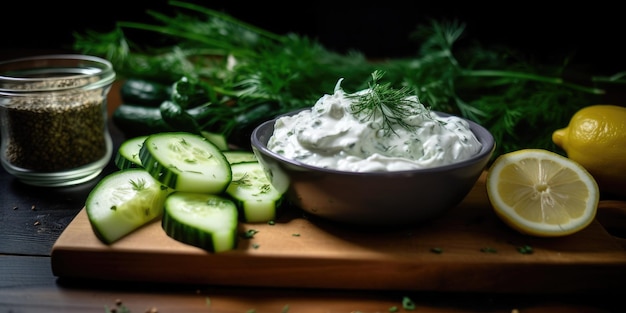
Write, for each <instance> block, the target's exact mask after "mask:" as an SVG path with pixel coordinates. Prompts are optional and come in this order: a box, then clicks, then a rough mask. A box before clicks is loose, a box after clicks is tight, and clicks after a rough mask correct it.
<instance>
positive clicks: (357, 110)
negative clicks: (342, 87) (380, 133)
mask: <svg viewBox="0 0 626 313" xmlns="http://www.w3.org/2000/svg"><path fill="white" fill-rule="evenodd" d="M384 75H385V73H384V72H383V71H380V70H376V71H374V72H373V73H372V74H371V76H372V81H371V82H370V83H369V89H368V90H367V91H366V92H358V93H354V94H348V95H347V97H348V98H350V99H352V101H353V102H352V103H351V104H350V108H351V109H352V112H353V113H354V114H355V115H356V116H357V117H363V118H364V119H365V120H372V119H375V118H376V117H377V116H378V115H380V116H381V118H382V121H383V124H382V125H381V126H382V129H383V130H384V131H385V133H386V134H387V133H389V132H392V133H394V134H395V133H396V132H395V130H394V127H393V126H394V125H398V126H400V127H402V128H404V129H407V130H409V131H411V130H412V129H413V128H415V127H416V126H415V125H411V124H409V123H407V122H406V121H405V118H406V117H408V116H410V115H412V114H415V112H416V110H415V109H416V105H418V104H420V102H419V99H418V98H417V96H415V95H414V94H413V93H412V89H411V88H410V87H408V86H404V87H402V88H400V89H394V88H393V87H392V86H391V83H384V84H381V83H380V80H381V79H382V77H383V76H384Z"/></svg>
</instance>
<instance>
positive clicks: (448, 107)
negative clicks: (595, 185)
mask: <svg viewBox="0 0 626 313" xmlns="http://www.w3.org/2000/svg"><path fill="white" fill-rule="evenodd" d="M169 4H170V5H171V6H172V7H175V8H179V9H184V10H181V11H179V12H178V13H177V14H176V15H174V16H167V15H164V14H161V13H158V12H154V11H147V12H148V14H149V15H150V16H152V17H153V18H154V20H155V21H156V23H155V24H148V23H133V22H123V21H122V22H118V23H117V26H116V29H115V30H113V31H112V32H111V33H95V32H89V31H88V32H87V33H86V34H84V35H81V34H78V33H75V34H74V35H75V38H76V41H75V45H74V48H75V50H77V51H79V52H82V53H86V54H90V55H97V56H102V57H105V58H107V59H109V60H110V61H112V63H113V65H114V67H115V70H116V73H117V74H118V76H119V77H132V78H144V79H148V80H154V81H158V82H165V83H170V84H174V83H175V82H176V81H177V80H179V79H180V78H181V77H189V78H190V79H191V80H192V81H193V82H197V83H198V84H201V85H202V86H199V87H201V88H207V90H206V92H204V93H202V94H204V95H207V96H209V98H208V99H206V103H210V105H209V106H210V109H211V110H212V114H211V115H210V117H209V118H207V120H203V121H201V127H202V128H203V129H204V130H210V131H219V132H222V133H224V134H225V135H227V137H228V138H229V140H237V139H236V138H249V134H247V133H242V130H243V131H247V129H248V128H249V127H251V126H254V125H257V124H258V123H259V122H260V121H263V120H266V119H270V118H273V117H275V116H276V115H279V114H283V113H287V112H290V111H293V110H296V109H299V108H304V107H310V106H312V105H313V104H314V103H315V102H316V100H317V99H318V98H319V95H321V94H323V93H324V91H325V90H330V89H332V86H333V84H334V83H335V82H336V81H337V79H338V78H339V77H343V78H344V80H345V84H344V85H343V88H345V89H346V90H363V89H366V88H368V87H369V88H370V89H372V90H373V92H371V93H370V94H366V95H364V97H363V99H362V101H359V103H358V104H357V105H355V106H354V110H355V111H356V112H360V113H359V114H362V116H363V118H373V117H375V114H382V116H383V120H384V125H383V127H384V129H386V130H393V128H392V127H391V125H396V124H397V125H400V126H402V127H408V128H410V125H407V124H406V122H404V121H403V119H402V117H403V116H406V115H407V114H410V113H408V112H407V111H406V109H407V108H409V107H410V106H411V105H413V104H412V103H410V102H407V100H406V99H404V98H405V96H410V95H412V94H414V95H415V96H416V97H417V99H419V100H417V101H419V102H421V103H423V104H424V105H425V107H427V108H428V110H432V111H433V112H443V113H448V114H453V115H457V116H461V117H464V118H466V119H468V120H472V121H474V122H477V123H479V124H481V125H483V126H485V127H486V128H487V129H489V130H490V132H492V133H493V134H494V137H495V138H496V142H497V143H498V144H497V146H496V151H495V152H494V158H495V157H497V156H498V155H499V154H502V153H505V152H509V151H513V150H516V149H521V148H526V147H535V148H546V149H548V150H551V151H555V150H557V149H556V147H555V146H554V145H553V144H552V143H551V140H550V138H551V136H550V133H551V131H552V130H554V129H556V128H558V127H563V126H564V125H566V124H567V121H568V120H569V118H570V117H571V114H572V113H573V112H575V111H576V110H578V109H580V108H581V107H583V106H585V105H589V104H592V103H597V102H599V101H601V99H602V98H600V97H601V96H602V95H603V94H604V90H602V89H599V88H595V85H590V84H587V83H584V80H582V79H577V81H578V82H577V83H573V82H571V81H568V80H567V79H565V77H563V73H564V72H566V71H565V67H566V66H567V63H566V62H564V63H563V64H558V65H556V66H546V65H544V64H538V65H537V64H532V63H530V62H526V61H524V60H523V59H522V58H520V57H519V55H517V54H515V51H510V50H496V49H493V47H485V46H484V45H481V44H479V43H476V42H470V44H466V43H467V41H462V40H463V39H466V38H464V36H463V35H464V34H465V24H463V23H460V22H456V21H453V22H447V21H434V20H433V21H429V23H425V24H420V25H417V27H416V30H415V32H414V33H413V37H412V38H409V39H414V40H417V41H418V43H419V46H420V49H419V51H417V52H416V54H415V55H414V56H412V57H408V58H395V59H387V60H376V61H371V60H368V59H367V58H366V57H365V56H363V55H361V54H359V53H358V52H356V50H352V51H351V52H350V53H348V54H338V53H334V52H332V51H329V50H327V49H326V48H325V47H323V46H322V45H321V44H319V43H318V42H316V41H314V40H312V39H309V38H306V37H303V36H298V35H296V34H287V35H278V34H274V33H271V32H268V31H266V30H263V29H260V28H258V27H255V26H254V25H250V24H247V23H245V22H243V21H240V20H237V19H235V18H233V17H231V16H229V15H227V14H224V13H221V12H216V11H214V10H210V9H208V8H204V7H202V6H200V5H196V4H191V3H186V2H184V1H169ZM137 34H139V35H140V36H136V37H133V36H132V35H137ZM144 34H147V35H149V34H152V35H155V36H154V37H156V38H157V39H158V43H159V44H160V45H159V46H156V47H154V46H149V45H147V44H145V43H144V44H140V43H138V42H137V41H133V40H131V37H132V38H138V39H140V40H145V38H146V37H148V36H144ZM149 38H153V37H149ZM164 42H166V44H163V43H164ZM154 43H155V42H151V44H154ZM373 72H374V73H375V74H373V76H372V78H373V80H372V81H369V80H368V79H367V78H368V77H369V76H370V75H372V73H373ZM383 73H384V76H385V80H386V81H387V82H388V83H385V84H383V83H380V79H381V78H382V75H383ZM572 76H574V75H572ZM624 76H625V75H624V74H622V75H615V76H613V77H609V78H604V79H601V78H596V77H590V78H591V79H590V82H591V83H594V82H595V83H605V82H606V81H610V82H616V83H617V82H623V81H624ZM364 78H365V79H364ZM391 86H401V88H400V89H393V88H391ZM231 134H232V135H231ZM556 152H558V151H556Z"/></svg>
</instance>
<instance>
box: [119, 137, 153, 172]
mask: <svg viewBox="0 0 626 313" xmlns="http://www.w3.org/2000/svg"><path fill="white" fill-rule="evenodd" d="M146 138H148V136H139V137H134V138H130V139H127V140H125V141H124V142H122V144H121V145H120V147H119V149H117V154H116V155H115V166H117V168H119V169H121V170H124V169H127V168H133V167H141V159H139V150H141V146H143V142H144V141H145V140H146Z"/></svg>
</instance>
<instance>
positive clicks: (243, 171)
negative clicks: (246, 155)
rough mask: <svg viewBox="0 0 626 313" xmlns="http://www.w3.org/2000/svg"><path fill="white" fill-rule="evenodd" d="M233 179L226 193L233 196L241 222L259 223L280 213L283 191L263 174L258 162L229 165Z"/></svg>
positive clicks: (273, 218)
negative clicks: (275, 186)
mask: <svg viewBox="0 0 626 313" xmlns="http://www.w3.org/2000/svg"><path fill="white" fill-rule="evenodd" d="M231 168H232V174H233V179H232V181H231V183H230V184H229V186H228V188H227V189H226V193H227V194H228V195H229V196H230V197H232V198H233V200H234V201H235V204H236V205H237V209H238V210H239V213H240V215H239V217H240V220H241V221H242V222H248V223H261V222H269V221H273V220H275V219H276V218H277V217H278V216H279V215H280V210H281V203H282V200H283V193H281V192H279V191H278V190H277V189H276V188H274V186H272V184H271V183H270V181H269V180H268V179H267V176H266V175H265V171H264V170H263V167H262V166H261V164H260V163H259V162H242V163H235V164H232V165H231Z"/></svg>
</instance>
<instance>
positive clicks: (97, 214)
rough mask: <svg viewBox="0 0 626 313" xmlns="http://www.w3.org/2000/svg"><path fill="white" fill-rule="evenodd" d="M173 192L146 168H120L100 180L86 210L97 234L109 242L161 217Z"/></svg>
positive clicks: (91, 194) (88, 199) (89, 196)
mask: <svg viewBox="0 0 626 313" xmlns="http://www.w3.org/2000/svg"><path fill="white" fill-rule="evenodd" d="M171 192H172V190H171V189H169V188H167V187H165V186H163V185H162V184H161V183H160V182H159V181H157V180H156V179H154V177H152V175H150V173H148V172H146V171H144V170H143V169H137V168H133V169H126V170H121V171H117V172H113V173H111V174H109V175H107V176H106V177H104V178H103V179H102V180H100V182H98V184H97V185H96V186H95V187H94V188H93V189H92V190H91V192H90V193H89V195H88V196H87V201H86V202H85V210H86V212H87V216H88V218H89V222H90V223H91V226H92V228H93V230H94V232H95V234H96V236H97V237H98V238H99V239H100V240H102V241H103V242H104V243H107V244H110V243H113V242H115V241H117V240H118V239H120V238H122V237H124V236H125V235H127V234H129V233H131V232H133V231H135V230H136V229H138V228H140V227H141V226H143V225H145V224H147V223H149V222H151V221H152V220H155V219H156V218H158V217H160V216H161V215H162V213H163V205H164V202H165V199H166V198H167V196H168V194H170V193H171Z"/></svg>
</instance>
